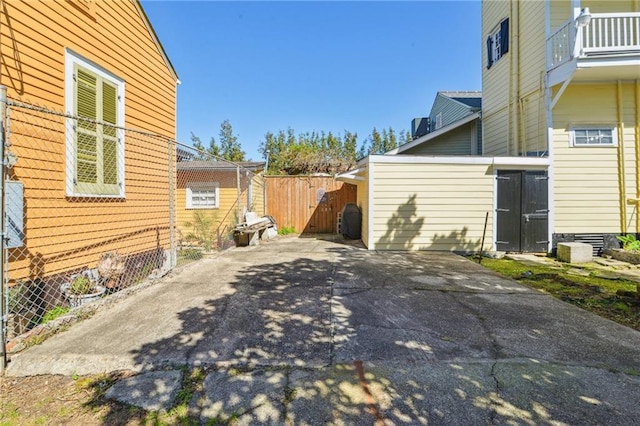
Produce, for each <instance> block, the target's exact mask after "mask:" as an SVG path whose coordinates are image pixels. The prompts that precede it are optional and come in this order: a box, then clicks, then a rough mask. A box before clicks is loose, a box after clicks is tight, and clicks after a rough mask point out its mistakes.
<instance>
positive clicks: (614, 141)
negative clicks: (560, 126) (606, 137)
mask: <svg viewBox="0 0 640 426" xmlns="http://www.w3.org/2000/svg"><path fill="white" fill-rule="evenodd" d="M576 130H586V131H591V132H594V131H597V130H600V131H601V130H607V131H610V132H611V143H592V144H590V143H579V142H578V141H577V140H576ZM569 144H570V146H572V147H576V148H585V147H586V148H610V147H616V146H618V128H617V127H616V126H615V125H611V124H589V125H582V124H576V125H572V126H571V127H570V128H569Z"/></svg>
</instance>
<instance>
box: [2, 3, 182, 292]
mask: <svg viewBox="0 0 640 426" xmlns="http://www.w3.org/2000/svg"><path fill="white" fill-rule="evenodd" d="M0 15H1V16H0V36H1V40H0V56H1V67H0V84H1V85H4V86H6V88H7V98H8V100H9V102H8V105H9V107H8V109H9V111H8V125H7V129H8V138H7V139H8V143H9V146H8V151H10V152H11V155H12V156H16V157H17V162H16V164H15V166H13V167H12V168H11V169H9V170H8V171H7V177H8V179H10V180H11V181H12V183H16V184H17V185H18V187H19V191H18V192H21V194H22V195H23V198H22V204H21V205H20V201H18V204H19V205H18V207H17V208H18V209H21V210H22V213H23V223H22V224H21V225H22V226H21V227H20V228H21V230H22V231H23V233H24V234H23V235H22V236H21V238H20V241H18V242H17V243H14V244H13V245H12V244H10V245H9V247H10V248H9V249H8V261H9V271H8V275H9V280H10V281H11V282H16V281H23V280H30V281H33V280H39V281H45V282H50V281H51V280H52V277H54V278H56V280H58V278H59V279H62V277H64V276H65V275H68V274H69V273H72V272H73V271H77V270H79V269H82V268H94V267H95V266H96V263H97V260H98V258H99V256H100V255H101V254H103V253H105V252H109V251H118V253H120V254H121V255H123V256H125V257H127V259H138V260H136V261H135V262H134V263H132V264H131V265H129V266H130V269H131V268H133V269H136V268H137V269H147V270H148V269H149V268H151V267H157V266H158V265H157V264H154V265H152V264H153V263H154V262H155V263H158V262H164V261H165V260H161V259H158V253H160V254H161V256H160V257H164V258H166V254H167V253H168V250H169V247H170V240H171V238H170V232H169V230H170V222H171V219H170V215H171V210H172V209H171V207H170V202H171V198H170V195H171V192H172V191H173V189H174V188H173V186H175V146H174V145H173V144H172V143H171V141H172V140H173V139H174V138H175V135H176V89H177V85H178V84H179V81H178V76H177V74H176V71H175V70H174V68H173V66H172V64H171V62H170V61H169V59H168V58H167V55H166V53H165V51H164V49H163V47H162V45H161V44H160V41H159V40H158V37H157V36H156V33H155V32H154V30H153V28H152V26H151V23H150V22H149V20H148V18H147V16H146V15H145V12H144V10H143V8H142V5H141V4H140V2H139V1H138V0H122V1H98V0H51V1H37V2H36V1H33V2H31V1H18V0H5V1H3V2H2V5H1V8H0ZM55 111H57V112H59V114H56V113H54V112H55ZM77 117H86V118H87V119H88V120H86V121H85V120H82V119H78V118H77ZM129 129H136V131H132V130H129ZM8 203H9V202H8ZM11 208H16V206H10V205H7V209H11ZM145 253H147V254H148V253H156V254H155V255H154V256H156V257H155V258H154V257H149V258H145V257H144V256H143V255H144V254H145ZM136 256H137V257H136ZM145 259H147V260H145ZM149 259H150V260H149ZM133 272H136V271H135V270H134V271H133Z"/></svg>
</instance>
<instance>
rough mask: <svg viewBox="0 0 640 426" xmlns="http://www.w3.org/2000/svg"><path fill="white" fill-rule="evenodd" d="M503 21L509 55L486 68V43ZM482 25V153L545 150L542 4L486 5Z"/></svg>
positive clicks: (511, 153)
mask: <svg viewBox="0 0 640 426" xmlns="http://www.w3.org/2000/svg"><path fill="white" fill-rule="evenodd" d="M505 18H509V52H507V54H506V55H504V56H503V57H502V58H501V59H500V60H499V61H498V62H497V63H496V64H494V65H493V66H492V67H491V68H490V69H487V52H486V49H487V48H486V39H487V37H488V36H489V34H490V33H491V32H492V31H493V30H494V29H495V27H496V25H498V24H499V23H500V21H502V20H503V19H505ZM482 26H483V27H482V28H483V29H482V41H483V53H482V55H483V56H482V61H483V68H482V91H483V100H482V105H483V127H484V138H485V140H484V144H485V145H484V148H485V149H484V154H485V155H489V156H504V155H525V154H526V153H530V152H541V151H546V146H547V137H546V113H545V111H546V110H545V102H544V77H545V69H546V41H545V4H544V2H541V1H530V2H524V1H519V2H516V1H485V2H483V13H482ZM516 33H518V34H516Z"/></svg>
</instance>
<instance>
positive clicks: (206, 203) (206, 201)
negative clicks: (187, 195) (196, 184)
mask: <svg viewBox="0 0 640 426" xmlns="http://www.w3.org/2000/svg"><path fill="white" fill-rule="evenodd" d="M191 205H192V206H193V207H216V192H215V190H209V189H191Z"/></svg>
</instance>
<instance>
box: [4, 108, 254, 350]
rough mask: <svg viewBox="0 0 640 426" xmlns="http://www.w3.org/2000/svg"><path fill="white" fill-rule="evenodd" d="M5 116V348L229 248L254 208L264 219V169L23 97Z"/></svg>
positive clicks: (7, 110)
mask: <svg viewBox="0 0 640 426" xmlns="http://www.w3.org/2000/svg"><path fill="white" fill-rule="evenodd" d="M3 120H4V129H5V132H4V133H5V144H4V153H3V158H4V159H5V161H4V164H3V167H4V170H3V171H4V176H5V179H4V181H3V184H4V185H3V187H4V191H3V202H4V206H5V219H6V220H5V221H4V227H3V231H4V232H3V235H4V241H5V250H4V253H3V256H4V259H3V264H4V270H3V272H4V273H3V278H4V279H3V283H2V284H3V286H4V291H3V294H4V300H3V301H2V303H3V304H4V306H3V308H4V309H3V313H4V315H3V317H2V318H3V324H2V326H3V331H4V333H3V335H4V338H5V339H4V340H5V341H7V340H11V339H13V338H15V337H16V336H18V335H21V334H23V333H26V332H28V331H29V330H31V329H33V328H34V327H36V326H38V325H39V324H43V323H46V322H47V321H50V320H52V319H54V318H56V317H57V316H60V315H62V314H64V313H66V312H68V311H69V310H70V309H73V308H76V307H78V306H81V305H82V304H83V303H86V302H89V301H93V300H96V299H99V298H102V297H108V296H109V295H110V294H113V293H116V292H119V291H121V290H123V289H125V288H128V287H131V286H134V285H136V284H139V283H143V282H146V281H149V280H153V279H156V278H159V277H161V276H163V275H165V274H166V273H167V272H168V271H170V270H172V269H173V268H175V267H176V266H179V265H182V264H184V263H187V262H192V261H195V260H198V259H200V258H202V257H203V256H207V254H208V253H211V252H214V251H216V250H223V249H226V248H228V247H231V246H233V245H234V241H233V228H234V226H235V225H237V224H238V223H239V222H242V221H243V220H244V215H245V213H246V212H247V211H254V212H256V213H257V214H258V215H264V180H263V176H262V175H261V174H260V172H261V171H262V163H250V162H244V163H240V164H235V163H230V162H227V161H224V160H223V159H220V158H216V157H213V156H211V155H208V154H207V153H205V152H200V151H197V150H195V149H193V148H192V147H191V146H189V145H184V144H180V143H177V142H175V141H173V140H172V139H170V138H166V137H163V136H159V135H156V134H152V133H147V132H141V131H136V130H133V129H127V128H120V127H115V126H112V125H109V124H108V123H104V122H98V121H95V120H91V119H86V118H81V117H72V116H69V115H66V114H63V113H59V112H56V111H51V110H48V109H45V108H41V107H38V106H35V105H29V104H24V103H19V102H14V101H8V102H7V103H6V113H5V117H4V118H3ZM2 343H3V344H4V343H5V342H2Z"/></svg>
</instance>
